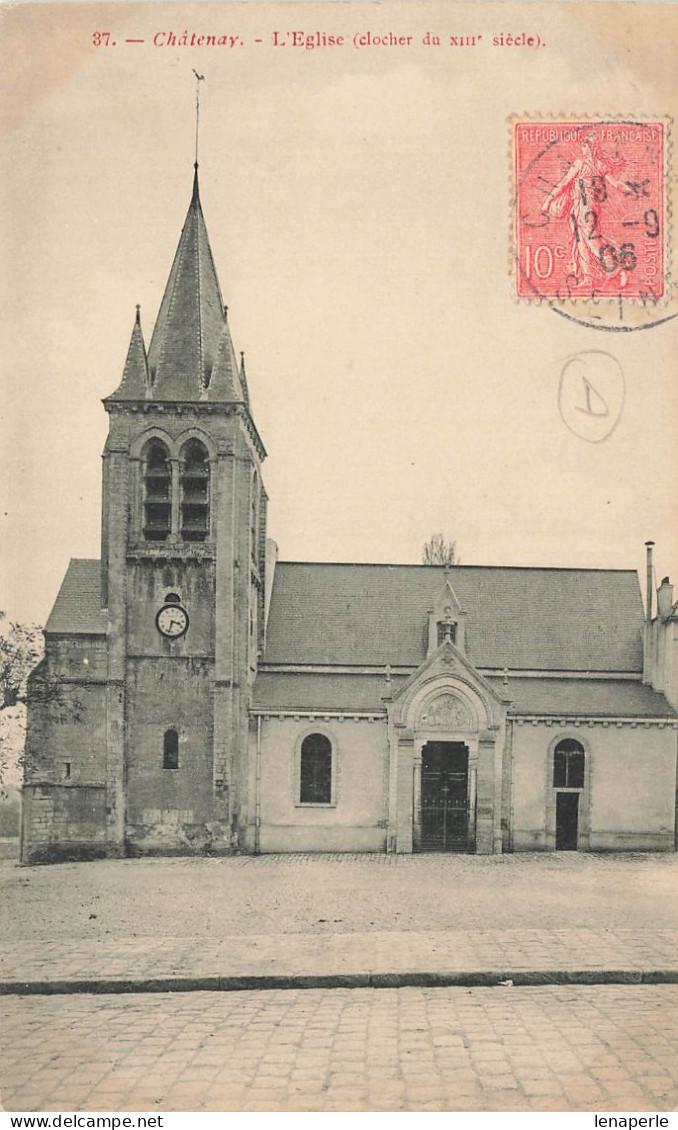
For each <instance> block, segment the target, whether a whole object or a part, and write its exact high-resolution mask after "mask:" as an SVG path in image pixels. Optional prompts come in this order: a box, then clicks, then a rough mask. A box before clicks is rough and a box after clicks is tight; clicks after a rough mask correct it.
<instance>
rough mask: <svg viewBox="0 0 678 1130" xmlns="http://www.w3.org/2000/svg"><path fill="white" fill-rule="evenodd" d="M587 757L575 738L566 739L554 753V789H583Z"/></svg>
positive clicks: (559, 743)
mask: <svg viewBox="0 0 678 1130" xmlns="http://www.w3.org/2000/svg"><path fill="white" fill-rule="evenodd" d="M585 764H586V755H585V753H584V747H583V746H582V745H580V744H579V742H577V741H575V740H574V738H564V739H563V741H562V742H558V745H557V746H556V748H555V750H554V751H553V787H554V789H583V788H584V767H585Z"/></svg>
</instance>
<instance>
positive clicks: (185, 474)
mask: <svg viewBox="0 0 678 1130" xmlns="http://www.w3.org/2000/svg"><path fill="white" fill-rule="evenodd" d="M209 492H210V465H209V457H208V455H207V449H206V448H205V447H204V446H203V444H202V443H200V440H197V439H192V440H189V442H188V443H187V444H186V445H185V447H184V448H183V450H182V453H181V537H182V538H183V540H184V541H204V540H205V538H206V537H207V535H208V533H209V506H210V500H209Z"/></svg>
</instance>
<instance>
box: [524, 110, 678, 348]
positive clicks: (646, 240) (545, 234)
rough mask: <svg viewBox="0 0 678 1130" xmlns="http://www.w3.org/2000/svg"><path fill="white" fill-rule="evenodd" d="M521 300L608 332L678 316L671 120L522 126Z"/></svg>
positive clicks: (625, 120)
mask: <svg viewBox="0 0 678 1130" xmlns="http://www.w3.org/2000/svg"><path fill="white" fill-rule="evenodd" d="M513 125H514V133H513V143H514V177H515V198H514V206H515V213H514V260H515V279H516V291H517V296H518V298H522V299H528V300H532V301H538V302H542V303H545V304H547V305H548V306H549V307H550V308H551V309H552V310H553V311H554V313H556V314H558V315H560V316H561V317H564V318H567V319H568V320H571V321H574V322H577V323H578V324H580V325H585V326H588V327H591V328H594V329H601V330H605V331H606V332H617V333H628V332H630V331H632V330H637V329H649V328H651V327H653V326H658V325H661V324H663V323H664V322H667V321H670V320H672V319H673V318H675V317H676V316H677V315H678V303H677V302H676V297H675V293H674V289H673V287H672V285H671V280H670V277H669V250H670V241H669V232H668V217H669V214H670V209H669V208H668V204H667V198H666V197H667V177H666V148H667V134H668V126H669V123H668V121H667V120H664V119H654V120H645V119H643V120H631V119H605V120H603V119H589V120H582V119H580V120H577V121H573V120H569V121H564V120H563V121H544V120H538V121H537V120H535V121H523V120H521V121H514V123H513Z"/></svg>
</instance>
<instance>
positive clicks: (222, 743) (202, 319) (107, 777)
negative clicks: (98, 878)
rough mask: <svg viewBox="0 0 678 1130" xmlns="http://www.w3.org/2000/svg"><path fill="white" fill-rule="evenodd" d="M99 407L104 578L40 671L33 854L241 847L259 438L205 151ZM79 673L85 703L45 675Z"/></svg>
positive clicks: (29, 840)
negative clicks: (232, 318)
mask: <svg viewBox="0 0 678 1130" xmlns="http://www.w3.org/2000/svg"><path fill="white" fill-rule="evenodd" d="M104 406H105V408H106V411H107V412H108V415H109V421H110V429H109V435H108V439H107V441H106V445H105V449H104V454H103V511H102V550H101V565H100V570H101V573H100V575H101V590H100V591H101V597H100V602H98V608H96V613H94V611H93V610H90V611H89V612H88V613H87V615H88V616H89V619H90V621H93V623H92V624H90V625H89V626H88V628H89V634H87V631H83V610H82V602H83V601H84V600H85V596H84V594H83V588H84V587H85V585H87V584H88V585H89V586H90V588H92V589H94V588H95V582H94V580H93V579H90V580H85V582H83V578H84V577H87V578H89V573H90V572H92V571H93V569H95V568H96V567H97V566H96V565H95V563H94V562H85V561H75V562H72V563H71V568H70V569H69V573H68V574H67V577H66V580H65V581H64V586H62V591H61V593H60V594H59V597H58V598H57V604H56V605H55V610H54V612H53V613H52V616H51V617H50V621H49V622H48V624H47V628H46V641H47V650H46V658H45V660H44V662H43V664H42V665H41V667H40V668H38V669H37V671H36V672H35V673H34V675H33V677H32V683H33V694H32V697H33V702H34V705H33V707H32V711H31V717H30V719H29V732H28V742H27V749H28V753H27V770H26V794H25V795H26V797H27V800H26V802H25V814H24V845H25V846H24V858H54V856H55V854H68V855H71V856H72V855H74V854H78V853H80V854H83V855H86V854H107V855H116V854H123V853H132V854H137V853H146V852H162V853H163V854H166V853H168V852H172V851H177V852H186V851H197V852H202V851H214V852H228V851H230V850H232V849H233V848H234V847H235V846H236V845H237V844H238V841H239V831H240V828H241V827H242V826H244V825H245V824H246V823H247V821H248V813H247V768H246V751H247V738H248V721H247V720H248V707H249V700H250V698H251V688H252V684H253V681H254V677H255V674H256V668H257V658H258V653H259V649H260V645H261V641H262V638H263V624H264V588H265V567H266V501H267V500H266V494H265V491H264V488H263V484H262V480H261V462H262V460H263V459H264V457H265V451H264V448H263V445H262V442H261V439H260V437H259V434H258V432H257V429H256V426H255V424H254V421H253V419H252V415H251V410H250V402H249V395H248V389H247V382H246V377H245V369H244V363H243V361H242V359H241V361H240V362H238V360H237V359H236V354H235V351H234V347H233V342H232V339H231V333H230V329H229V325H228V320H227V315H226V309H225V307H224V305H223V301H222V296H221V291H220V288H219V282H218V279H217V274H216V270H215V266H214V260H213V258H212V252H211V249H210V245H209V240H208V236H207V229H206V227H205V221H204V218H203V213H202V207H201V203H200V195H199V187H198V167H197V164H196V166H195V176H194V182H193V193H192V196H191V202H190V205H189V208H188V214H187V216H186V221H185V223H184V227H183V230H182V233H181V238H180V240H179V245H178V248H177V251H176V254H175V257H174V262H173V264H172V269H171V272H170V276H169V280H168V283H167V287H166V289H165V293H164V297H163V299H162V303H161V306H160V312H159V314H158V318H157V321H156V325H155V329H154V331H153V336H152V339H151V344H150V348H149V349H148V352H147V351H146V347H145V344H144V338H143V333H142V329H141V321H140V316H139V311H138V309H137V315H136V319H135V322H134V327H133V329H132V336H131V341H130V345H129V350H128V353H127V360H126V363H125V367H124V372H123V377H122V381H121V383H120V386H119V388H118V389H117V390H116V391H115V392H114V393H113V394H112V395H111V396H109V397H107V399H106V400H104ZM69 578H70V579H69ZM89 599H90V603H94V601H95V600H96V597H95V596H94V595H92V596H91V597H90V598H89ZM71 624H72V625H73V626H72V627H71ZM104 637H105V638H104ZM90 652H91V655H90ZM88 656H89V657H88ZM74 672H75V676H76V677H75V678H72V676H73V674H74ZM66 683H68V688H67V693H68V695H70V696H71V697H72V696H73V695H74V694H76V695H80V699H81V700H82V701H81V702H79V705H78V710H77V718H76V716H75V715H76V712H75V711H69V709H68V704H67V705H66V708H64V706H63V703H62V702H60V703H59V704H58V706H57V708H56V710H55V703H54V695H53V693H52V689H53V688H57V696H58V697H59V699H63V688H64V686H65V685H66ZM40 688H42V694H40V693H39V691H40ZM83 704H84V705H83ZM57 713H59V714H60V717H57ZM76 721H77V724H75V722H76ZM64 777H66V778H67V779H66V780H65V779H64ZM76 783H77V785H78V786H80V787H79V788H78V789H74V787H73V786H75V785H76ZM88 790H89V791H88ZM76 794H77V798H78V800H77V803H76V800H75V798H76ZM48 810H49V811H48ZM59 813H61V816H59ZM43 825H44V827H45V829H47V828H49V829H51V830H50V833H49V835H48V836H47V833H45V835H46V836H47V840H48V841H49V842H47V843H43V842H42V841H43V840H44V839H45V837H44V836H43V835H42V832H41V829H42V828H43ZM50 845H52V846H53V847H54V849H55V850H54V851H53V850H51V846H50ZM57 845H58V851H57Z"/></svg>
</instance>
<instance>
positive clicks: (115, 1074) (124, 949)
mask: <svg viewBox="0 0 678 1130" xmlns="http://www.w3.org/2000/svg"><path fill="white" fill-rule="evenodd" d="M677 880H678V857H676V856H675V855H630V856H629V855H627V856H619V855H610V856H595V855H579V854H576V853H558V854H554V855H548V856H545V855H521V856H518V855H515V856H503V857H501V856H500V857H492V858H480V857H471V856H428V857H423V856H419V857H412V858H402V857H401V858H394V857H386V856H268V857H259V858H248V857H234V858H229V859H163V860H160V859H157V860H155V859H154V860H120V861H109V862H102V863H94V864H61V865H58V866H54V867H27V868H20V867H18V866H17V865H16V864H14V863H12V862H6V863H4V864H2V865H0V884H1V888H0V897H2V900H3V914H2V915H1V916H0V951H3V965H2V968H1V971H0V988H2V985H3V983H4V988H5V990H7V989H10V990H11V991H10V993H9V995H5V996H4V997H2V998H0V1013H1V1014H2V1019H1V1020H0V1026H1V1028H2V1035H3V1042H4V1049H3V1050H2V1052H1V1054H0V1083H1V1084H2V1096H3V1103H4V1105H5V1107H6V1108H7V1109H10V1110H34V1109H37V1110H40V1109H42V1110H53V1109H62V1110H136V1109H139V1110H152V1111H158V1110H167V1111H172V1110H201V1109H205V1110H224V1111H230V1110H233V1111H236V1110H256V1111H259V1110H274V1111H275V1110H292V1111H294V1110H311V1111H314V1110H352V1109H354V1110H365V1111H367V1110H394V1111H395V1110H447V1111H454V1110H523V1109H524V1110H590V1111H594V1110H600V1111H610V1110H628V1111H638V1110H644V1111H651V1110H657V1111H667V1110H672V1109H675V1106H676V1104H677V1103H678V1091H677V1089H676V1078H677V1072H678V1047H677V1042H678V984H676V983H675V981H676V979H677V978H678V932H677V929H676V928H677V926H678V912H677V903H678V894H677V892H678V881H677ZM615 970H616V971H617V973H621V974H622V976H621V977H619V978H618V979H619V980H623V981H626V982H634V981H635V982H638V983H623V984H604V983H592V984H567V983H566V982H567V980H568V978H570V979H572V978H573V977H574V978H575V979H576V978H577V977H578V978H579V979H580V980H581V979H582V978H586V977H591V979H592V981H595V982H604V981H605V978H606V976H607V975H608V974H609V973H610V972H611V971H613V972H614V971H615ZM483 971H485V973H487V974H488V978H487V980H486V981H482V980H481V981H480V982H478V981H477V980H476V982H475V984H476V985H478V984H479V983H481V984H486V983H488V984H491V985H492V987H487V988H480V987H472V988H471V987H461V986H455V987H450V985H449V982H448V983H447V985H446V987H440V988H438V987H430V986H431V979H432V978H433V979H435V978H438V977H442V981H443V983H444V982H445V977H448V978H449V977H452V978H453V977H454V976H458V975H462V976H465V975H466V974H469V975H471V977H472V978H473V977H476V978H477V977H478V976H479V975H482V974H483ZM528 974H529V976H530V977H531V980H529V981H528V983H527V984H523V985H520V984H519V982H520V979H521V975H528ZM553 974H556V975H555V976H553ZM367 975H374V978H375V980H374V981H373V982H372V983H376V984H379V985H385V986H388V985H399V986H401V987H383V988H382V987H380V988H363V987H342V985H343V986H350V985H352V984H355V983H356V982H355V980H354V979H355V977H359V978H362V980H361V981H359V982H358V984H360V985H364V984H365V983H366V982H365V977H366V976H367ZM418 975H425V977H424V981H423V983H422V980H421V978H420V979H419V981H418V980H417V976H418ZM542 975H543V976H544V977H545V978H546V980H547V981H548V982H549V983H548V984H544V985H540V984H539V980H540V976H542ZM271 976H273V977H278V978H284V979H286V981H287V983H288V984H289V985H290V986H292V987H290V988H288V989H286V990H284V991H283V990H280V989H277V988H276V989H270V988H266V987H265V986H266V981H265V980H263V982H262V981H261V979H262V978H263V979H265V978H266V977H271ZM314 977H316V978H317V977H319V978H321V980H320V985H323V986H324V985H330V984H331V985H333V986H334V987H332V988H327V987H317V988H301V987H300V985H301V984H303V983H304V978H306V980H307V982H310V983H311V984H314V982H313V978H314ZM176 978H178V979H179V981H176V980H174V979H176ZM196 978H197V979H199V980H200V979H206V980H209V982H210V983H209V987H210V988H212V989H213V990H218V989H220V988H222V989H223V988H226V987H228V988H230V989H231V990H232V991H228V992H223V991H211V992H196V991H192V990H193V989H195V988H196V987H203V986H202V983H201V984H200V986H196V984H195V983H194V982H195V979H196ZM239 978H244V979H245V981H244V984H241V983H240V982H239V980H238V979H239ZM300 978H301V980H300ZM323 978H325V980H323ZM379 978H381V980H380V979H379ZM389 978H390V980H389ZM426 978H428V981H427V980H426ZM91 979H94V981H95V982H96V983H97V985H98V988H99V989H100V990H101V992H100V993H99V994H97V995H92V994H91V993H90V992H87V991H82V990H83V989H87V987H88V981H89V980H91ZM154 979H155V984H151V982H152V981H153V980H154ZM159 979H160V982H161V983H160V984H159V983H158V981H159ZM163 979H167V981H168V983H170V984H171V985H173V986H175V987H176V988H183V989H184V990H186V991H182V992H174V993H168V992H165V991H155V992H146V993H142V992H139V991H137V990H138V989H139V987H140V986H141V985H143V984H144V982H145V981H146V982H148V983H147V987H149V988H150V987H153V988H155V989H156V990H158V989H160V990H162V989H164V988H165V987H166V986H165V983H164V981H163ZM181 979H183V984H181ZM514 979H515V983H514V984H506V985H500V984H498V982H499V981H500V980H506V981H509V982H510V981H513V980H514ZM559 981H562V982H563V983H559ZM641 981H642V982H643V983H640V982H641ZM653 981H656V982H657V983H652V982H653ZM671 981H673V982H674V983H668V982H671ZM58 982H59V983H61V985H60V986H59V985H58V984H57V983H58ZM24 983H28V987H29V989H30V988H31V987H32V989H33V995H25V994H23V993H22V985H23V984H24ZM317 983H318V982H315V984H317ZM435 983H436V982H435V980H434V981H433V984H435ZM438 983H440V982H438ZM255 984H262V985H263V987H260V988H257V989H254V988H252V987H251V986H253V985H255ZM276 984H277V982H276ZM424 984H425V985H426V986H427V987H424ZM402 986H407V987H402ZM205 987H208V986H207V984H205ZM49 988H51V990H52V991H51V992H46V990H47V989H49ZM241 988H245V989H246V990H247V991H237V990H239V989H241ZM55 989H57V990H58V991H56V992H55V991H54V990H55ZM234 989H235V990H236V991H233V990H234ZM76 990H77V991H76Z"/></svg>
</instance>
